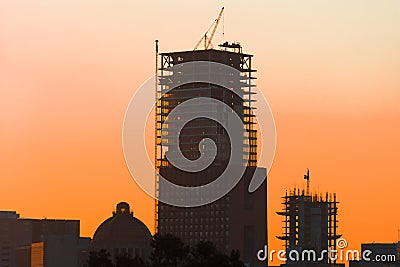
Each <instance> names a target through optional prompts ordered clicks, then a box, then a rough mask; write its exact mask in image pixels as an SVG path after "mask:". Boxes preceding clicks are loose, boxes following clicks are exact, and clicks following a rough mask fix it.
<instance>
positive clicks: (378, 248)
mask: <svg viewBox="0 0 400 267" xmlns="http://www.w3.org/2000/svg"><path fill="white" fill-rule="evenodd" d="M399 245H400V242H399V243H369V244H361V255H360V256H362V255H364V256H366V258H365V259H362V260H352V261H350V265H349V266H350V267H400V247H399ZM367 250H368V252H367Z"/></svg>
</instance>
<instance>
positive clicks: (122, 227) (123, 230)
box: [90, 202, 152, 260]
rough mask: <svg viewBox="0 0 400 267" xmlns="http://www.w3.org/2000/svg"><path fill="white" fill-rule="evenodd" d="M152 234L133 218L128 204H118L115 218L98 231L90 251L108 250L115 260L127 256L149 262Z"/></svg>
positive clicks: (103, 224) (102, 225) (104, 223)
mask: <svg viewBox="0 0 400 267" xmlns="http://www.w3.org/2000/svg"><path fill="white" fill-rule="evenodd" d="M151 238H152V237H151V233H150V231H149V229H148V228H147V227H146V225H145V224H144V223H143V222H141V221H140V220H139V219H137V218H136V217H134V216H133V212H131V210H130V206H129V204H128V203H126V202H121V203H118V204H117V207H116V210H115V211H114V212H113V216H112V217H110V218H108V219H107V220H105V221H104V222H103V223H102V224H101V225H100V226H99V227H98V228H97V230H96V232H95V234H94V236H93V240H92V242H91V244H90V250H95V251H100V250H102V249H104V250H106V251H107V252H108V253H110V254H111V258H112V259H113V260H114V259H115V258H116V257H117V256H123V255H127V256H129V257H131V258H134V257H140V258H141V259H143V260H148V258H149V256H150V242H151Z"/></svg>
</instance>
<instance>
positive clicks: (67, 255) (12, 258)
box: [0, 211, 90, 267]
mask: <svg viewBox="0 0 400 267" xmlns="http://www.w3.org/2000/svg"><path fill="white" fill-rule="evenodd" d="M79 228H80V225H79V221H78V220H50V219H42V220H38V219H22V218H20V217H19V214H17V213H16V212H10V211H0V266H1V267H30V266H34V267H52V266H57V267H73V266H85V265H84V264H85V262H83V261H80V259H81V257H82V255H85V254H86V253H87V251H88V247H89V242H90V238H82V237H80V236H79V231H80V230H79Z"/></svg>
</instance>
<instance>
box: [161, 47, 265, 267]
mask: <svg viewBox="0 0 400 267" xmlns="http://www.w3.org/2000/svg"><path fill="white" fill-rule="evenodd" d="M221 46H222V47H223V50H216V49H206V50H195V51H182V52H170V53H161V54H160V58H161V66H160V69H159V70H160V73H159V85H160V86H159V87H158V88H157V96H158V101H157V109H156V136H155V137H156V166H157V169H158V172H159V174H160V175H162V176H163V177H164V178H166V179H167V180H168V181H170V182H172V183H174V184H178V185H181V186H186V187H195V186H200V185H205V184H208V183H210V182H212V181H214V180H215V179H217V178H218V177H219V176H220V175H221V174H222V173H223V172H224V170H225V168H226V167H227V166H228V164H229V160H230V158H231V151H232V150H231V149H232V148H231V143H230V139H229V133H228V132H227V130H226V129H225V128H224V127H223V126H222V125H221V123H218V122H216V121H214V120H210V119H207V118H197V119H194V120H192V121H190V122H188V123H187V124H186V125H185V127H184V128H183V129H182V131H179V129H178V126H177V123H179V122H177V121H179V119H181V118H180V116H181V115H184V113H185V112H189V113H190V112H191V110H186V111H185V110H183V111H182V113H180V114H179V113H177V114H175V115H174V116H175V117H174V116H171V117H172V118H171V117H169V118H168V119H167V117H168V116H169V115H171V112H172V110H173V109H174V108H176V107H178V106H179V105H180V104H181V103H184V102H185V101H187V100H190V99H194V98H198V97H206V98H213V99H216V100H219V101H221V102H223V103H225V104H226V105H227V106H229V109H230V110H229V109H220V108H218V107H210V106H206V105H205V106H204V109H203V110H198V111H196V112H197V113H198V114H197V115H199V117H201V114H202V112H203V111H207V112H208V113H210V112H211V113H213V114H215V116H216V117H218V118H219V119H220V120H221V121H223V122H227V120H228V119H227V118H228V113H229V112H236V114H237V115H238V116H239V118H240V119H241V121H242V122H243V125H244V128H245V129H244V132H243V135H244V136H245V137H247V138H248V140H249V141H248V142H245V141H243V143H242V148H241V152H240V154H241V155H240V157H241V158H242V159H243V160H242V161H241V162H236V163H235V164H238V165H243V164H245V168H246V171H245V173H244V175H243V176H242V179H241V180H240V182H239V183H238V184H237V185H236V186H235V187H234V188H233V189H232V190H231V191H230V192H229V193H228V194H226V195H225V196H223V197H222V198H220V199H218V200H216V201H214V202H212V203H210V204H207V205H202V206H198V207H177V206H173V205H169V204H166V203H163V202H161V201H160V202H157V203H156V215H155V216H156V232H158V233H159V234H167V233H169V234H173V235H175V236H178V237H180V238H181V239H182V240H183V241H184V242H185V243H186V244H188V245H195V244H197V243H198V242H200V241H212V242H213V243H215V245H216V246H217V248H218V249H220V250H221V251H223V252H225V253H230V251H231V250H232V249H238V250H239V251H240V253H241V258H242V260H243V261H244V262H245V263H246V264H247V265H248V266H263V263H261V262H259V261H258V260H257V259H256V254H257V251H258V250H259V249H261V248H263V247H264V245H265V244H267V185H266V183H265V182H264V183H263V184H262V186H261V187H260V188H259V189H258V190H257V191H255V192H253V193H249V192H248V187H249V183H250V180H251V178H252V176H253V174H254V173H255V172H256V171H258V172H262V173H263V176H264V177H266V170H265V169H263V168H258V167H257V131H256V129H255V127H254V124H255V120H254V115H253V113H252V107H251V105H252V102H253V101H252V98H251V97H252V95H253V94H254V92H253V91H252V85H251V83H250V81H251V79H253V78H254V77H253V74H254V72H255V70H254V69H252V57H253V56H252V55H249V54H245V53H243V52H242V47H241V46H240V45H239V44H228V43H224V44H223V45H221ZM198 62H199V63H204V62H206V63H207V62H214V63H219V64H223V65H224V66H229V67H231V68H232V69H234V70H236V71H237V73H239V74H237V75H236V76H235V75H234V74H233V72H232V73H230V72H229V71H228V73H226V72H225V73H219V72H218V70H217V71H214V70H211V69H209V68H207V65H204V64H203V65H202V66H201V67H199V68H198V69H197V70H195V71H194V72H190V71H189V72H188V71H186V70H185V69H184V68H183V69H182V68H179V66H180V64H186V63H198ZM174 67H175V68H176V69H175V70H174ZM197 75H205V76H207V75H210V76H212V75H216V76H218V75H219V78H220V79H221V80H222V81H223V82H224V83H225V84H227V86H221V85H218V84H214V83H209V82H204V81H202V82H195V81H193V82H188V83H184V84H178V83H179V81H182V80H184V79H189V80H190V78H191V76H193V77H196V76H197ZM188 77H189V78H188ZM243 78H245V80H246V82H243V80H240V79H243ZM167 91H168V93H166V94H164V93H165V92H167ZM243 99H245V100H243ZM165 126H166V127H165ZM177 135H179V149H180V150H181V152H182V154H183V155H184V157H186V158H187V159H189V160H196V159H198V158H199V157H200V156H203V157H207V153H204V151H200V150H199V143H200V141H201V140H203V139H204V138H210V139H212V140H213V141H214V143H215V145H216V147H215V150H214V152H215V155H216V156H215V158H214V160H213V161H212V164H211V165H210V166H208V167H207V168H205V169H204V170H201V171H199V172H189V171H184V170H180V169H178V168H176V167H175V166H174V164H171V162H170V161H169V158H168V157H167V156H170V157H174V155H175V154H176V151H175V150H174V148H173V144H174V141H173V140H176V139H175V138H176V136H177ZM243 140H244V138H243ZM206 152H207V151H206ZM244 162H246V163H244ZM157 179H158V178H157ZM156 193H157V195H158V197H160V199H163V197H166V196H169V197H171V198H172V199H179V198H181V197H182V196H181V195H180V193H179V192H174V191H173V190H172V191H171V190H169V189H168V188H167V186H164V185H163V184H162V183H158V180H157V188H156ZM186 197H188V196H186ZM196 197H197V198H203V197H204V198H207V196H202V195H190V196H189V198H193V199H194V198H196Z"/></svg>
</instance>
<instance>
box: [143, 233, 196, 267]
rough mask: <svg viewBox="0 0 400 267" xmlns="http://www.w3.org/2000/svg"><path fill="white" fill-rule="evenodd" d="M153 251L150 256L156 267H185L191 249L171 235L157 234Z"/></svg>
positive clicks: (153, 243) (152, 243)
mask: <svg viewBox="0 0 400 267" xmlns="http://www.w3.org/2000/svg"><path fill="white" fill-rule="evenodd" d="M151 247H152V248H153V251H152V253H151V255H150V260H151V262H152V266H154V267H178V266H184V262H185V259H186V257H187V255H188V252H189V248H188V247H187V246H185V245H184V244H183V242H182V241H181V240H180V239H179V238H178V237H175V236H173V235H171V234H166V235H158V234H155V235H154V237H153V240H152V242H151Z"/></svg>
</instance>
